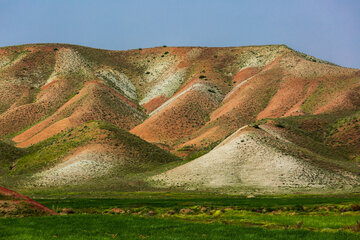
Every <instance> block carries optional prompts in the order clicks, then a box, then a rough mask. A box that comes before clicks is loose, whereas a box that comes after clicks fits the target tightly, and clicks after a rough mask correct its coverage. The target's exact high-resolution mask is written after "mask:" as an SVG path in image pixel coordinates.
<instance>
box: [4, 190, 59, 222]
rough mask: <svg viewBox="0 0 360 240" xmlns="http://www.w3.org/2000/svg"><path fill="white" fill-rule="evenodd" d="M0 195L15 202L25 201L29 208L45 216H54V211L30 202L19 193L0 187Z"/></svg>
mask: <svg viewBox="0 0 360 240" xmlns="http://www.w3.org/2000/svg"><path fill="white" fill-rule="evenodd" d="M0 195H4V196H8V197H11V199H12V200H15V201H19V200H21V201H25V202H26V203H29V204H30V205H31V207H33V208H34V209H37V210H40V211H43V212H46V213H47V214H50V215H54V214H55V213H54V211H52V210H50V209H49V208H47V207H45V206H44V205H42V204H40V203H38V202H36V201H34V200H32V199H31V198H29V197H26V196H24V195H22V194H20V193H17V192H14V191H12V190H9V189H7V188H4V187H0Z"/></svg>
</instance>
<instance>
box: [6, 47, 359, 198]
mask: <svg viewBox="0 0 360 240" xmlns="http://www.w3.org/2000/svg"><path fill="white" fill-rule="evenodd" d="M359 163H360V70H358V69H350V68H345V67H341V66H337V65H335V64H332V63H330V62H327V61H323V60H320V59H317V58H315V57H312V56H309V55H306V54H304V53H300V52H298V51H295V50H293V49H291V48H289V47H288V46H286V45H266V46H244V47H226V48H216V47H214V48H208V47H167V46H162V47H156V48H147V49H141V48H139V49H133V50H127V51H110V50H102V49H94V48H88V47H82V46H76V45H68V44H29V45H20V46H10V47H2V48H0V185H1V186H5V187H9V188H12V189H17V190H19V189H45V190H46V189H58V190H65V189H66V190H67V191H73V190H77V191H83V190H84V191H85V190H89V189H91V190H92V191H107V190H121V191H130V190H131V191H133V190H136V191H168V190H169V191H172V190H175V191H205V192H220V193H230V194H242V193H261V194H273V193H276V194H279V193H294V192H296V193H318V192H331V193H334V192H354V191H358V190H359V180H360V175H359V174H360V168H359Z"/></svg>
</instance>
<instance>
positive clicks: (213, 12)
mask: <svg viewBox="0 0 360 240" xmlns="http://www.w3.org/2000/svg"><path fill="white" fill-rule="evenodd" d="M44 42H59V43H72V44H79V45H85V46H90V47H96V48H105V49H116V50H122V49H131V48H140V47H141V48H146V47H154V46H161V45H168V46H243V45H262V44H282V43H284V44H286V45H288V46H289V47H291V48H294V49H296V50H299V51H301V52H305V53H308V54H310V55H313V56H315V57H318V58H321V59H325V60H328V61H330V62H333V63H336V64H339V65H342V66H346V67H355V68H360V0H249V1H245V0H244V1H241V0H178V1H177V0H142V1H140V0H138V1H137V0H118V1H115V0H98V1H93V0H22V1H21V0H0V46H9V45H17V44H25V43H44Z"/></svg>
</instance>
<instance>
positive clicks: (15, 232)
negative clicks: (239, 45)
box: [0, 215, 360, 240]
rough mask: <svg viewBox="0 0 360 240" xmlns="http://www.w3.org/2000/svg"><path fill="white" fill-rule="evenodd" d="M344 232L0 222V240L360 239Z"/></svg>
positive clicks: (111, 219) (151, 222)
mask: <svg viewBox="0 0 360 240" xmlns="http://www.w3.org/2000/svg"><path fill="white" fill-rule="evenodd" d="M359 237H360V236H359V235H357V234H354V233H346V232H314V231H305V230H277V229H274V230H273V229H264V228H258V227H250V228H249V227H240V226H236V225H227V224H219V223H210V224H206V223H194V222H184V221H180V220H172V219H166V220H164V219H159V218H150V217H134V216H126V215H112V216H109V215H70V216H53V217H30V218H21V219H0V238H1V239H14V240H16V239H38V240H41V239H46V240H47V239H76V240H80V239H287V240H289V239H327V240H328V239H359Z"/></svg>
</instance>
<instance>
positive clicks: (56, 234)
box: [0, 192, 360, 239]
mask: <svg viewBox="0 0 360 240" xmlns="http://www.w3.org/2000/svg"><path fill="white" fill-rule="evenodd" d="M95 197H96V198H95ZM34 198H36V200H37V201H39V202H40V203H42V204H44V205H46V206H48V207H50V208H52V209H53V210H54V211H55V212H57V213H59V215H57V216H50V217H49V216H48V217H27V218H0V239H360V224H359V222H360V198H359V195H358V194H348V195H328V196H325V195H316V196H315V195H302V196H301V195H299V196H276V197H274V196H262V197H256V198H246V197H244V196H242V197H239V196H224V195H208V194H198V193H170V192H169V193H146V192H137V193H116V192H111V193H101V194H100V193H97V194H96V195H94V196H85V195H84V194H82V193H73V194H71V195H61V194H60V195H50V194H48V195H44V194H43V195H39V193H38V194H37V195H35V196H34Z"/></svg>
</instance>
